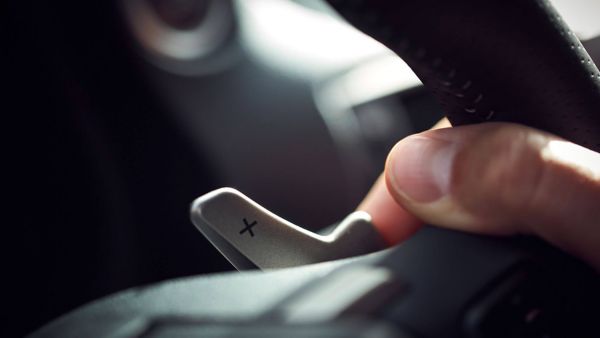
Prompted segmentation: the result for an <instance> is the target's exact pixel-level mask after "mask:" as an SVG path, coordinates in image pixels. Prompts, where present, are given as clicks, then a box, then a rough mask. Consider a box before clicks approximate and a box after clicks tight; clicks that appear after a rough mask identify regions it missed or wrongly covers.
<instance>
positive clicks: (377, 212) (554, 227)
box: [358, 122, 600, 271]
mask: <svg viewBox="0 0 600 338" xmlns="http://www.w3.org/2000/svg"><path fill="white" fill-rule="evenodd" d="M447 126H449V124H448V123H447V122H443V123H442V124H441V125H439V126H438V127H437V129H433V130H429V131H426V132H423V133H420V134H416V135H412V136H409V137H406V138H405V139H403V140H401V141H400V142H398V143H397V144H396V145H395V146H394V148H393V149H392V150H391V152H390V154H389V156H388V159H387V162H386V168H385V172H384V174H383V175H382V176H381V177H380V178H379V179H378V181H377V182H376V183H375V185H374V186H373V188H372V189H371V191H370V192H369V194H368V195H367V197H366V198H365V199H364V201H363V202H362V203H361V205H360V206H359V207H358V209H359V210H364V211H366V212H368V213H369V214H371V216H372V218H373V224H374V225H375V226H376V227H377V228H378V229H379V231H380V232H381V233H382V235H383V236H384V238H385V239H386V240H387V241H388V242H389V243H390V244H395V243H399V242H401V241H403V240H405V239H407V238H408V237H410V236H411V235H412V234H413V233H414V232H415V231H416V230H417V229H418V228H419V227H420V225H421V224H422V222H427V223H431V224H435V225H437V226H442V227H448V228H452V229H457V230H464V231H469V232H477V233H483V234H497V235H511V234H534V235H537V236H539V237H541V238H543V239H544V240H546V241H548V242H549V243H551V244H553V245H555V246H557V247H559V248H561V249H562V250H564V251H566V252H568V253H570V254H572V255H575V256H577V257H579V258H581V259H583V260H585V261H587V262H588V263H589V264H591V265H592V266H593V267H595V268H596V270H599V271H600V154H599V153H596V152H594V151H592V150H589V149H586V148H583V147H581V146H578V145H576V144H573V143H570V142H568V141H565V140H563V139H560V138H558V137H556V136H554V135H551V134H548V133H545V132H542V131H539V130H535V129H532V128H528V127H524V126H521V125H516V124H509V123H485V124H479V125H469V126H460V127H454V128H441V129H439V127H447Z"/></svg>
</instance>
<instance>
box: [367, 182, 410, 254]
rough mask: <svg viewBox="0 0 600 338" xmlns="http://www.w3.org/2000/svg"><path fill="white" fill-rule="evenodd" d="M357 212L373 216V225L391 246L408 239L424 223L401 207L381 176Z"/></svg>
mask: <svg viewBox="0 0 600 338" xmlns="http://www.w3.org/2000/svg"><path fill="white" fill-rule="evenodd" d="M357 210H361V211H365V212H367V213H369V214H370V215H371V218H372V223H373V225H374V226H375V228H377V230H378V231H379V233H380V234H381V236H382V237H383V238H384V240H385V241H386V242H387V243H388V244H389V245H395V244H398V243H401V242H403V241H404V240H406V239H408V238H409V237H410V236H411V235H412V234H414V233H415V232H416V231H417V230H418V229H419V228H420V227H421V225H422V222H421V221H420V220H419V219H418V218H416V217H415V216H413V215H411V214H410V213H409V212H408V211H406V210H405V209H404V208H403V207H402V206H400V205H399V204H398V203H397V202H396V201H395V200H394V198H393V197H392V196H391V195H390V193H389V191H388V189H387V186H386V182H385V179H384V177H383V175H382V176H380V177H379V178H378V179H377V181H376V182H375V184H374V185H373V187H372V188H371V191H369V193H368V194H367V196H366V197H365V199H364V200H363V201H362V203H361V204H360V205H359V206H358V208H357Z"/></svg>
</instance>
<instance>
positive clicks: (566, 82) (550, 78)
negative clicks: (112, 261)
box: [33, 0, 600, 337]
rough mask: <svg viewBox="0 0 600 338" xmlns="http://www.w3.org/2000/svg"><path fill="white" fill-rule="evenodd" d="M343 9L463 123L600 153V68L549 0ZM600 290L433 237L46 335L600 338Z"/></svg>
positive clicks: (89, 318)
mask: <svg viewBox="0 0 600 338" xmlns="http://www.w3.org/2000/svg"><path fill="white" fill-rule="evenodd" d="M330 2H331V4H332V6H333V7H334V8H335V9H337V10H338V11H339V12H340V14H341V15H342V16H344V17H345V18H346V19H347V20H348V21H349V22H350V23H352V24H354V25H355V26H356V27H358V28H359V29H361V30H363V31H364V32H365V33H367V34H368V35H371V36H372V37H374V38H375V39H377V40H379V41H381V42H382V43H383V44H385V45H386V46H388V47H389V48H390V49H392V50H393V51H394V52H396V53H397V54H398V55H399V56H400V57H402V58H403V59H404V60H405V61H406V62H407V63H408V65H409V66H410V67H411V68H412V69H413V70H414V72H415V73H416V74H417V76H418V77H419V78H420V79H421V80H422V82H423V83H424V84H425V86H426V87H427V88H428V89H429V90H430V91H431V92H432V93H433V95H434V96H435V97H436V98H437V100H438V101H439V102H440V104H441V105H442V107H443V108H444V111H445V113H446V115H447V117H448V118H449V120H450V121H451V123H452V124H453V125H461V124H469V123H481V122H486V121H507V122H515V123H521V124H525V125H528V126H531V127H535V128H538V129H542V130H546V131H548V132H551V133H554V134H556V135H559V136H561V137H564V138H566V139H568V140H570V141H573V142H575V143H578V144H580V145H582V146H585V147H587V148H590V149H592V150H595V151H600V113H599V110H600V72H599V71H598V69H597V68H596V66H595V65H594V63H593V62H592V60H591V58H590V57H589V55H588V54H587V53H586V51H585V49H584V48H583V47H582V45H581V43H580V42H579V40H578V39H577V38H576V37H575V36H574V34H573V33H572V32H571V31H570V30H569V28H568V27H567V26H566V25H565V24H564V23H563V22H562V20H561V18H560V16H559V15H558V14H557V13H556V12H555V11H554V9H553V8H552V6H551V5H550V3H549V2H548V1H542V0H531V1H499V0H490V1H486V2H483V1H475V0H456V1H443V0H422V1H391V0H370V1H366V0H348V1H342V0H331V1H330ZM250 225H251V224H247V226H248V227H250ZM598 285H599V284H598V276H597V274H596V273H594V272H592V271H591V270H590V269H588V268H587V267H585V266H583V265H582V264H581V263H580V262H578V261H576V260H574V259H572V258H570V257H566V256H565V255H564V254H562V253H560V252H558V251H556V250H554V249H552V248H550V247H548V246H547V245H545V244H544V243H541V242H539V241H536V240H530V239H522V238H518V239H498V238H489V237H483V236H475V235H468V234H463V233H458V232H454V231H448V230H442V229H434V228H428V229H425V231H422V232H420V233H419V234H417V235H416V236H415V237H414V238H411V239H410V240H408V241H407V242H406V243H404V244H402V245H401V246H397V247H393V248H390V249H387V250H382V251H378V252H375V253H372V254H368V255H363V256H359V257H353V258H349V259H343V260H336V261H331V262H325V263H319V264H313V265H307V266H302V267H297V268H287V269H280V270H273V271H267V272H259V271H249V272H244V273H229V274H222V275H216V276H204V277H202V276H201V277H196V278H190V279H182V280H175V281H168V282H164V283H160V284H158V285H154V286H152V287H145V288H139V289H134V290H129V291H125V292H122V293H119V294H117V295H113V296H110V297H107V298H105V299H103V300H100V301H97V302H94V303H92V304H90V305H87V306H84V307H83V308H81V309H78V310H76V311H74V312H72V313H69V314H67V315H66V316H64V317H61V318H59V319H57V320H56V321H54V322H51V323H49V324H48V325H46V326H45V327H43V328H41V329H40V330H39V331H37V332H35V333H34V334H33V336H39V337H42V336H44V337H46V336H61V337H65V336H105V335H123V336H142V337H148V336H153V337H154V336H173V335H176V334H181V335H201V336H214V337H221V336H248V335H253V334H254V335H260V336H263V337H264V336H281V335H283V334H286V335H297V336H306V335H309V334H310V335H312V336H354V337H356V336H359V337H361V336H364V337H367V336H369V337H370V336H371V335H373V334H374V332H376V333H377V336H382V337H543V336H577V337H584V336H598V333H599V332H598V328H597V327H595V326H594V325H593V324H595V323H594V321H593V318H594V313H595V312H594V311H593V310H590V309H592V306H595V305H596V304H598V300H600V295H599V288H598Z"/></svg>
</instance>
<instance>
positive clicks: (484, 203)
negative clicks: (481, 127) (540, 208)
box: [458, 125, 544, 219]
mask: <svg viewBox="0 0 600 338" xmlns="http://www.w3.org/2000/svg"><path fill="white" fill-rule="evenodd" d="M532 137H535V136H534V135H532V133H531V130H529V129H527V128H524V127H519V126H514V125H503V126H499V127H498V128H491V129H490V130H489V131H488V132H486V133H482V134H481V135H478V136H477V137H476V138H475V139H474V143H473V144H472V145H470V146H469V147H466V148H465V149H464V150H463V153H462V154H460V155H459V158H461V162H462V163H461V164H460V166H459V167H460V168H462V169H461V170H459V171H460V173H459V174H458V176H459V179H460V180H461V181H462V182H463V186H464V187H465V188H466V189H463V191H462V196H463V199H464V200H466V203H467V204H468V207H471V208H472V209H474V210H477V211H478V212H480V213H484V214H485V216H489V217H494V215H495V214H497V213H504V214H505V215H503V217H502V219H506V218H507V217H506V213H514V214H517V213H519V212H520V211H521V210H522V209H523V208H525V206H526V205H528V203H529V202H530V201H531V200H532V199H533V198H534V197H535V196H536V195H537V194H539V191H540V182H541V181H542V180H541V178H542V176H543V175H544V165H543V161H542V159H541V156H540V151H539V147H538V146H537V144H538V142H535V141H532Z"/></svg>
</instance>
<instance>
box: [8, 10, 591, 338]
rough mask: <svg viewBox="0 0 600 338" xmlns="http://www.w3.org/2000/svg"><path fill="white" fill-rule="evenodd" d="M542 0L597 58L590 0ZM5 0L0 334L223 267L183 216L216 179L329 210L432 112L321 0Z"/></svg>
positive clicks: (294, 216) (270, 200)
mask: <svg viewBox="0 0 600 338" xmlns="http://www.w3.org/2000/svg"><path fill="white" fill-rule="evenodd" d="M553 2H555V3H556V5H557V6H558V9H559V10H560V11H561V13H562V14H563V15H564V16H565V19H566V20H567V22H569V23H570V24H571V26H572V27H573V28H574V30H575V32H576V33H577V34H579V36H580V37H581V38H582V39H584V40H587V41H586V47H587V48H588V51H589V52H590V54H592V56H593V57H594V58H596V62H598V59H597V58H598V56H600V39H599V38H598V35H599V33H600V22H599V21H598V20H597V14H598V13H600V1H594V0H589V1H585V0H579V1H569V0H560V1H558V0H555V1H553ZM2 7H4V8H3V10H2V13H3V14H2V15H3V19H2V20H1V24H2V25H3V26H4V27H3V29H2V33H1V34H2V35H1V38H2V48H1V51H2V52H1V55H2V57H3V60H4V62H3V63H2V65H3V72H2V74H3V78H4V79H6V82H7V83H6V85H5V86H4V88H5V89H4V90H3V93H4V95H3V96H4V100H3V101H4V102H6V103H7V104H6V105H5V108H4V109H3V112H4V114H3V115H4V116H6V117H7V118H8V121H6V122H4V126H5V127H6V129H7V131H8V132H7V133H5V135H6V140H5V142H3V144H4V148H5V150H4V154H7V155H8V157H7V158H6V159H5V160H4V163H5V166H6V167H8V169H9V170H8V173H7V174H6V175H5V182H6V183H5V184H4V186H5V187H7V189H6V188H5V189H3V191H4V192H5V194H4V195H5V196H6V200H8V201H9V204H8V205H7V208H6V209H7V211H8V215H9V217H8V218H7V219H5V221H4V229H7V230H8V232H5V234H6V235H5V236H4V239H5V240H4V242H5V243H6V244H5V245H4V246H3V251H4V253H3V255H2V256H3V260H4V262H5V263H4V266H5V268H4V271H5V273H3V275H4V283H3V284H5V287H4V290H5V292H6V293H7V295H8V297H7V299H8V301H6V304H7V306H5V309H6V310H8V311H7V312H6V313H5V314H4V315H2V316H3V319H4V320H3V321H4V322H7V324H5V325H4V326H3V327H2V330H3V331H2V336H20V335H23V334H25V333H27V332H30V331H32V330H34V329H36V328H38V327H39V326H41V325H42V324H44V323H45V322H47V321H49V320H51V319H53V318H56V317H57V316H59V315H61V314H63V313H65V312H66V311H69V310H71V309H74V308H75V307H77V306H79V305H81V304H84V303H86V302H89V301H92V300H93V299H96V298H98V297H101V296H104V295H107V294H110V293H113V292H116V291H119V290H123V289H125V288H128V287H132V286H138V285H145V284H149V283H152V282H156V281H160V280H165V279H169V278H174V277H181V276H190V275H197V274H205V273H212V272H220V271H227V270H231V269H232V268H231V267H230V265H229V264H228V263H227V262H226V261H225V260H224V259H223V258H222V257H221V255H220V254H219V253H218V252H217V251H216V250H215V249H214V248H213V247H212V246H210V244H209V243H208V242H207V241H206V240H205V239H204V238H203V236H202V235H201V234H200V233H199V232H198V231H197V230H196V229H195V228H194V227H193V226H192V224H191V222H190V221H189V218H188V208H189V205H190V203H191V201H192V200H193V199H194V198H196V197H197V196H199V195H202V194H204V193H206V192H208V191H210V190H212V189H215V188H218V187H221V186H232V187H235V188H237V189H239V190H241V191H242V192H244V193H245V194H247V195H248V196H250V197H251V198H253V199H255V200H256V201H257V202H259V203H261V204H262V205H264V206H265V207H266V208H268V209H270V210H272V211H274V212H275V213H277V214H279V215H281V216H282V217H284V218H287V219H288V220H290V221H292V222H294V223H296V224H298V225H301V226H305V227H307V228H309V229H313V230H315V229H319V228H322V227H324V226H326V225H329V224H331V223H333V222H335V221H337V220H339V219H341V218H342V217H343V216H344V215H345V214H346V213H348V212H350V211H352V210H353V209H354V208H355V206H356V205H357V204H358V203H359V201H360V200H361V198H362V196H363V195H364V194H365V193H366V192H367V191H368V189H369V187H370V185H371V184H372V182H373V181H374V180H375V178H376V177H377V176H378V174H379V173H380V171H381V170H382V168H383V163H384V160H385V156H386V154H387V151H388V150H389V149H390V148H391V146H392V145H393V144H394V143H395V142H396V141H397V140H399V139H401V138H402V137H404V136H406V135H408V134H410V133H413V132H415V131H420V130H424V129H427V128H428V127H429V126H431V125H432V124H433V123H434V122H435V121H436V120H438V119H439V118H440V117H441V116H442V112H441V111H440V109H439V107H438V105H437V104H436V103H435V102H434V101H433V100H432V99H431V97H430V96H429V95H428V93H427V92H425V91H424V89H423V88H422V86H421V84H420V81H419V80H418V79H417V78H416V77H415V76H414V74H413V73H412V72H411V71H410V69H409V68H408V67H407V66H406V65H405V64H404V63H403V62H402V61H401V60H400V59H398V58H397V57H395V56H394V55H393V54H392V53H391V52H390V51H388V50H387V49H386V48H384V47H383V46H381V45H380V44H379V43H377V42H375V41H373V40H372V39H370V38H368V37H366V36H365V35H363V34H361V33H360V32H357V31H356V30H354V29H353V28H352V27H350V26H348V25H347V24H346V23H344V22H343V20H341V19H340V18H338V17H337V15H336V14H335V13H333V12H332V11H331V10H330V8H329V7H328V6H327V5H325V4H324V3H323V2H321V1H318V0H296V1H291V0H238V1H234V0H172V1H168V0H121V1H118V0H112V1H100V2H82V1H72V0H67V1H63V2H59V3H54V2H44V1H16V0H15V1H8V2H5V3H4V4H3V5H2ZM5 205H6V204H5Z"/></svg>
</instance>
